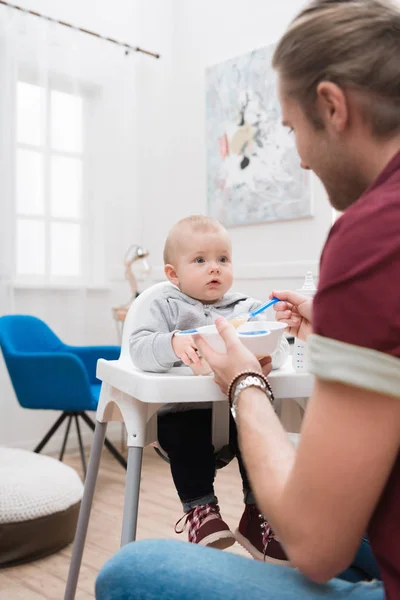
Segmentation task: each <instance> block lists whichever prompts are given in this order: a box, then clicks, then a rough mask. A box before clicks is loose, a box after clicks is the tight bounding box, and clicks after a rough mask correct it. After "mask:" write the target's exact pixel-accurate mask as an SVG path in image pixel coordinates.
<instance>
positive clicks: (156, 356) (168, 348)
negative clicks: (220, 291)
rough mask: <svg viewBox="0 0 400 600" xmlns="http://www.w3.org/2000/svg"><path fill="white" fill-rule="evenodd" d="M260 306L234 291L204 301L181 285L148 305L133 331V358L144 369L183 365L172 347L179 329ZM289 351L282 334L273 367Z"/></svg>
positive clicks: (154, 371) (231, 315) (209, 322)
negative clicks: (146, 311)
mask: <svg viewBox="0 0 400 600" xmlns="http://www.w3.org/2000/svg"><path fill="white" fill-rule="evenodd" d="M259 306H261V302H259V301H258V300H254V299H253V298H248V297H247V296H244V295H243V294H238V293H235V292H229V293H228V294H225V296H224V297H223V298H222V300H220V301H219V302H216V303H215V304H203V303H202V302H200V301H199V300H195V299H194V298H190V297H189V296H186V294H183V293H182V292H181V291H180V290H179V289H178V288H176V289H170V290H168V291H166V292H164V293H163V294H161V295H160V297H159V298H156V299H155V300H154V301H153V302H152V303H151V304H150V305H149V311H148V315H147V318H145V319H143V322H142V324H141V325H140V327H137V328H136V329H135V330H134V331H133V332H132V334H131V337H130V353H131V357H132V360H133V362H134V364H135V365H136V366H137V367H139V369H142V371H150V372H152V373H165V372H166V371H169V369H171V368H172V367H178V366H181V365H182V362H181V361H180V360H179V359H178V357H177V356H176V354H175V352H174V350H173V348H172V337H173V335H174V333H175V332H176V331H183V330H186V329H193V328H195V327H202V326H203V325H212V324H213V323H214V322H215V320H216V319H217V318H218V317H225V318H227V319H230V318H233V317H236V316H237V315H241V314H243V313H247V312H251V311H252V310H255V309H256V308H258V307H259ZM260 318H262V316H261V317H260ZM288 353H289V345H288V342H287V340H286V338H285V337H283V336H282V339H281V343H280V346H279V348H278V350H277V351H276V352H275V353H274V355H273V357H272V365H273V368H274V369H278V368H279V367H280V366H282V365H283V363H284V362H285V360H286V357H287V355H288Z"/></svg>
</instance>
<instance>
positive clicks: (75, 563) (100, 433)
mask: <svg viewBox="0 0 400 600" xmlns="http://www.w3.org/2000/svg"><path fill="white" fill-rule="evenodd" d="M106 430H107V423H99V422H98V421H96V429H95V432H94V437H93V445H92V449H91V452H90V459H89V468H88V472H87V476H86V480H85V488H84V492H83V498H82V502H81V508H80V511H79V519H78V525H77V528H76V533H75V540H74V547H73V549H72V558H71V564H70V567H69V573H68V579H67V587H66V588H65V596H64V600H74V598H75V593H76V586H77V584H78V578H79V571H80V568H81V562H82V555H83V549H84V547H85V540H86V534H87V529H88V524H89V517H90V511H91V508H92V502H93V496H94V491H95V487H96V481H97V474H98V471H99V465H100V458H101V452H102V450H103V445H104V439H105V437H106Z"/></svg>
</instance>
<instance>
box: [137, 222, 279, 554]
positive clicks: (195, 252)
mask: <svg viewBox="0 0 400 600" xmlns="http://www.w3.org/2000/svg"><path fill="white" fill-rule="evenodd" d="M164 263H165V275H166V277H167V279H168V280H169V281H170V282H171V283H172V284H174V286H176V288H172V289H171V290H168V291H167V292H165V293H164V294H163V295H161V296H160V297H159V298H157V299H156V300H154V301H153V302H152V303H151V304H150V306H149V311H148V315H147V318H144V319H143V322H142V324H141V326H140V327H138V328H137V329H136V330H135V331H133V332H132V334H131V338H130V352H131V357H132V360H133V362H134V363H135V365H136V366H137V367H139V368H140V369H143V370H144V371H152V372H158V373H160V372H165V371H168V370H169V369H171V367H173V366H179V365H181V364H182V363H184V364H185V365H194V366H196V365H197V366H199V362H200V359H199V357H198V354H197V352H196V345H195V343H194V341H193V339H192V338H191V337H190V336H176V335H175V334H176V333H177V331H182V330H185V329H192V328H194V327H200V326H203V325H211V324H213V323H214V322H215V320H216V319H217V317H219V316H223V317H226V318H229V319H231V318H233V317H235V316H237V315H240V314H243V313H247V312H249V311H252V310H254V309H256V308H258V307H259V306H260V305H261V302H258V301H257V300H254V299H252V298H249V297H247V296H244V295H243V294H238V293H234V292H230V291H229V290H230V288H231V286H232V279H233V273H232V247H231V241H230V239H229V236H228V233H227V231H226V230H225V228H224V227H223V226H222V225H221V224H220V223H219V222H218V221H215V220H214V219H212V218H210V217H205V216H202V215H193V216H191V217H187V218H186V219H183V220H181V221H179V222H178V223H177V224H176V225H174V227H173V228H172V229H171V231H170V233H169V235H168V238H167V241H166V243H165V248H164ZM287 355H288V343H287V341H286V339H285V338H282V341H281V344H280V347H279V348H278V350H277V351H276V353H275V354H274V356H273V357H272V364H273V368H279V367H280V366H281V365H282V364H283V363H284V362H285V360H286V357H287ZM158 441H159V444H160V446H161V447H162V448H163V449H164V451H165V452H166V453H167V455H168V457H169V460H170V465H171V473H172V477H173V480H174V484H175V487H176V490H177V493H178V495H179V498H180V500H181V502H182V504H183V510H184V512H185V515H184V517H186V520H185V525H186V524H188V525H189V528H188V537H189V542H193V543H197V544H203V545H206V546H214V547H216V548H221V549H224V548H228V547H229V546H231V545H232V544H234V543H235V540H237V541H239V543H240V544H241V545H242V546H244V547H245V548H246V550H248V551H249V553H250V554H251V555H252V556H253V557H254V558H257V559H260V560H262V559H263V558H264V552H265V558H266V560H270V561H271V562H277V561H278V562H286V561H287V557H286V555H285V553H284V551H283V549H282V547H281V545H280V544H279V542H278V541H277V540H276V539H275V536H274V534H273V532H272V531H271V529H270V527H269V525H268V523H267V522H266V520H265V519H264V517H263V516H262V515H261V514H260V511H259V510H258V508H257V506H256V503H255V499H254V496H253V493H252V491H251V488H250V484H249V480H248V477H247V474H246V470H245V468H244V465H243V461H242V458H241V454H240V451H239V447H238V443H237V432H236V426H235V423H234V421H233V419H232V418H231V421H230V446H231V447H232V449H233V450H234V452H235V454H236V457H237V459H238V463H239V470H240V474H241V478H242V483H243V493H244V503H245V508H244V512H243V515H242V518H241V520H240V523H239V527H238V529H237V530H236V531H235V534H233V533H232V531H231V530H230V528H229V526H228V525H227V524H226V523H225V521H224V520H223V519H222V517H221V513H220V509H219V506H218V499H217V498H216V496H215V494H214V478H215V468H216V462H215V455H214V447H213V445H212V439H211V403H198V404H193V403H192V404H173V405H166V406H165V407H164V408H163V409H161V410H160V411H159V414H158ZM184 517H182V518H184ZM178 523H179V521H178ZM178 523H177V525H178ZM175 530H176V531H177V533H182V531H183V529H180V530H179V531H178V530H177V527H175Z"/></svg>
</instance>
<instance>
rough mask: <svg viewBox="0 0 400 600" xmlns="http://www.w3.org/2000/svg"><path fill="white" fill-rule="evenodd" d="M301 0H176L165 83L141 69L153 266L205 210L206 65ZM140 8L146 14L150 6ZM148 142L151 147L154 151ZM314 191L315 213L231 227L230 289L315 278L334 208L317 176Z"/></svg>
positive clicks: (263, 37)
mask: <svg viewBox="0 0 400 600" xmlns="http://www.w3.org/2000/svg"><path fill="white" fill-rule="evenodd" d="M143 4H144V3H143ZM302 4H303V1H302V0H285V2H281V3H277V2H273V1H272V0H270V1H268V0H249V1H248V2H247V3H246V4H243V2H241V1H239V0H216V1H214V2H210V1H208V2H198V1H197V0H175V1H174V2H173V48H172V57H171V59H170V57H164V58H163V59H162V61H161V62H160V66H161V64H162V67H163V78H162V79H160V77H159V75H158V73H157V72H154V73H152V72H149V71H146V74H145V75H144V74H143V80H141V82H140V89H141V94H140V98H139V103H142V108H141V113H140V114H141V118H140V122H139V127H140V126H141V125H142V130H141V134H140V139H141V140H142V144H145V146H142V149H143V148H144V147H145V148H146V151H144V152H143V156H142V160H141V166H140V168H139V180H138V186H139V196H140V200H141V202H142V205H143V206H144V207H145V217H144V240H145V243H146V244H147V245H149V247H150V249H151V252H152V259H153V264H155V265H158V266H159V267H160V265H161V251H162V246H163V242H164V238H165V235H166V233H167V230H168V228H169V227H170V226H171V225H172V224H173V223H174V222H175V221H176V220H177V219H179V218H181V217H184V216H186V215H188V214H189V213H192V212H206V210H207V204H206V151H205V138H204V132H205V68H206V67H208V66H210V65H213V64H215V63H218V62H221V61H224V60H226V59H229V58H232V57H234V56H236V55H240V54H243V53H246V52H248V51H250V50H253V49H256V48H258V47H261V46H264V45H268V44H270V43H273V42H274V41H276V40H277V39H278V38H279V36H280V34H281V33H282V32H283V31H284V28H285V27H286V25H287V24H288V22H289V21H290V20H291V19H292V18H293V17H294V15H295V14H296V12H297V11H298V10H299V9H300V8H301V6H302ZM152 8H153V7H152ZM146 11H147V13H146V14H147V19H148V20H150V18H151V12H150V11H151V8H150V7H149V9H148V10H147V9H146ZM162 28H163V24H162V22H161V21H160V31H161V30H162ZM145 31H146V30H145V28H144V32H145ZM166 69H169V71H170V75H169V77H168V76H167V74H166V73H164V70H166ZM139 132H140V129H139ZM154 144H156V146H157V150H156V152H155V153H152V151H151V150H152V147H154ZM155 173H156V174H157V175H156V177H155V176H154V174H155ZM312 188H313V195H314V200H315V217H314V218H311V219H303V220H297V221H285V222H276V223H269V224H267V225H265V224H264V225H257V226H251V227H238V228H234V229H232V230H231V234H232V239H233V244H234V254H235V262H236V268H235V270H236V277H237V281H236V284H235V285H236V288H240V289H241V290H244V291H246V292H248V293H249V294H253V295H255V296H257V297H266V296H267V295H268V293H269V291H270V289H271V288H272V287H275V286H279V287H280V286H287V285H291V286H295V287H297V286H298V285H300V284H301V283H302V280H303V276H304V273H305V271H307V270H308V269H309V268H311V270H312V271H313V272H314V273H315V274H317V270H318V268H317V265H318V257H319V253H320V249H321V246H322V244H323V242H324V240H325V237H326V234H327V230H328V228H329V226H330V223H331V209H330V207H329V204H328V202H327V201H326V199H325V194H324V191H323V189H322V186H321V184H320V183H319V182H318V181H317V180H316V179H315V178H314V179H313V184H312ZM155 276H156V278H160V277H161V276H162V269H161V268H158V269H157V268H156V269H155Z"/></svg>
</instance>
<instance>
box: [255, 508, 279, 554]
mask: <svg viewBox="0 0 400 600" xmlns="http://www.w3.org/2000/svg"><path fill="white" fill-rule="evenodd" d="M258 518H259V519H260V521H261V524H260V527H261V529H262V532H263V533H262V541H263V545H264V560H265V557H266V554H267V549H268V544H269V543H270V542H271V541H272V540H274V539H275V533H274V532H273V530H272V527H271V525H270V524H269V523H268V521H267V520H266V518H265V517H264V515H262V514H261V513H259V515H258Z"/></svg>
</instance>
